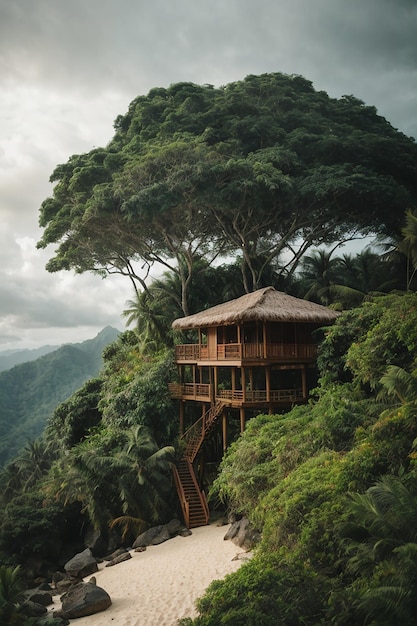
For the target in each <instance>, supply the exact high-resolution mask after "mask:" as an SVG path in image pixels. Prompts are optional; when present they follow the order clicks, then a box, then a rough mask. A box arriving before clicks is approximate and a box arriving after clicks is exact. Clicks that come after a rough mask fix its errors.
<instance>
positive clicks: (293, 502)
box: [0, 74, 417, 626]
mask: <svg viewBox="0 0 417 626" xmlns="http://www.w3.org/2000/svg"><path fill="white" fill-rule="evenodd" d="M416 156H417V149H416V146H415V143H414V141H413V140H412V139H410V138H407V137H405V136H404V135H402V134H401V133H399V132H398V131H396V130H395V129H394V128H392V126H391V125H390V124H389V123H388V122H387V121H386V120H385V119H383V118H381V117H380V116H378V114H377V112H376V110H375V109H374V108H373V107H368V106H365V105H364V104H363V103H362V102H360V101H359V100H357V99H356V98H354V97H353V96H345V97H343V98H341V99H339V100H335V99H331V98H329V97H328V96H327V94H325V93H323V92H316V91H315V90H314V89H313V87H312V85H311V83H310V82H309V81H307V80H305V79H304V78H302V77H299V76H285V75H282V74H266V75H263V76H259V77H256V76H249V77H247V78H246V79H245V80H244V81H240V82H237V83H233V84H230V85H227V86H225V87H223V88H219V89H216V88H214V87H212V86H209V85H205V86H197V85H193V84H190V83H180V84H178V85H172V86H171V87H170V88H168V89H153V90H151V91H150V92H149V94H148V95H147V96H141V97H139V98H137V99H136V100H134V101H133V102H132V104H131V105H130V107H129V111H128V112H127V114H126V115H124V116H120V117H119V118H118V119H117V120H116V123H115V135H114V137H113V139H112V140H111V141H110V142H109V144H108V145H107V147H105V148H99V149H94V150H92V151H91V152H90V153H88V154H84V155H75V156H73V157H71V158H70V159H69V161H68V162H67V163H66V164H63V165H59V166H57V168H56V170H55V171H54V173H53V175H52V180H53V182H55V183H56V186H55V189H54V194H53V196H52V197H51V198H48V199H47V200H45V202H44V203H43V205H42V207H41V217H40V221H41V226H42V227H43V228H44V234H43V237H42V240H41V241H40V242H39V245H40V246H46V245H48V244H51V243H53V244H55V245H56V246H57V247H56V252H55V256H53V257H52V258H51V260H50V261H49V263H48V270H49V271H58V270H61V269H75V270H76V271H78V272H84V271H95V272H100V273H103V274H105V273H108V272H119V273H121V274H124V275H126V276H127V277H128V278H129V279H130V280H131V281H132V285H133V286H134V290H133V298H132V300H131V301H130V302H129V303H127V308H126V311H125V315H126V319H127V321H128V322H129V323H130V324H132V325H133V330H129V331H126V332H125V333H123V334H121V335H120V337H119V338H118V340H117V341H116V342H114V343H113V344H111V345H110V346H108V347H107V348H106V349H105V351H104V354H103V358H104V363H105V364H104V367H103V369H102V370H101V372H100V373H99V375H98V377H96V378H94V379H91V380H89V381H88V382H87V383H86V384H85V385H84V386H83V387H81V388H80V389H79V390H78V391H77V392H76V393H75V394H73V395H72V396H71V398H69V399H68V400H67V401H66V402H64V403H63V404H61V405H59V406H58V407H57V409H56V410H55V413H54V415H53V417H52V418H51V419H50V420H49V422H48V425H47V428H46V429H45V431H44V433H43V434H42V436H41V437H40V438H38V439H37V440H35V441H34V442H33V443H31V444H30V445H28V446H27V447H26V449H25V450H24V451H23V452H22V454H20V455H19V456H18V457H16V458H15V459H14V460H13V461H12V462H11V463H9V465H7V466H6V468H5V469H4V471H3V473H2V475H1V477H0V485H1V494H2V496H1V497H2V510H1V513H0V558H1V561H2V562H3V563H4V565H5V566H7V568H8V570H7V572H8V575H9V576H10V577H11V574H12V573H13V571H14V570H13V568H15V567H16V566H17V565H21V566H22V567H23V568H24V571H25V573H26V576H27V577H28V578H30V577H31V576H32V575H33V574H34V572H32V571H30V564H31V563H32V562H33V557H34V556H35V555H36V557H38V558H41V560H42V563H43V567H44V569H45V571H48V568H50V567H52V566H53V565H55V564H56V563H57V562H59V561H60V559H62V558H63V554H64V549H63V548H64V547H65V545H67V544H68V543H69V542H71V543H72V545H76V543H77V541H79V542H80V544H81V543H82V538H83V535H84V534H85V531H86V529H87V528H88V527H95V528H99V529H101V530H102V532H103V533H106V532H107V533H110V532H118V533H120V541H122V542H123V541H124V542H126V545H127V544H128V542H129V541H131V539H132V537H134V536H135V534H136V533H138V532H139V531H140V530H141V529H143V528H145V527H147V526H149V525H151V524H155V523H159V522H163V521H167V520H168V519H169V518H170V517H171V516H173V515H176V514H179V511H178V503H177V500H176V495H175V490H174V488H173V485H172V480H171V472H170V467H171V464H172V463H173V462H175V460H176V458H178V455H179V454H180V445H179V443H178V440H177V428H178V424H177V421H178V420H177V412H176V407H175V404H174V403H173V401H172V400H171V398H170V396H169V392H168V385H167V384H168V382H169V381H170V380H173V378H174V377H175V369H174V368H173V356H172V355H173V352H172V348H173V346H174V345H175V342H176V341H177V337H175V336H174V335H173V333H172V330H171V322H172V320H173V319H175V318H176V317H178V316H181V315H184V314H187V313H193V312H196V311H198V310H201V309H203V308H207V307H209V306H212V305H214V304H217V303H218V302H222V301H224V300H228V299H231V298H234V297H237V296H239V295H242V294H243V293H245V292H246V291H251V290H253V289H256V288H257V287H260V286H265V285H273V286H275V287H276V288H277V289H281V290H285V291H287V292H288V293H291V294H293V295H297V296H299V297H306V298H309V299H311V300H314V301H317V302H320V303H322V304H325V305H327V306H332V307H334V308H337V309H338V310H340V311H341V315H340V317H339V318H338V320H337V322H336V323H335V324H334V326H332V327H331V328H329V329H325V332H324V339H323V341H322V342H321V345H320V354H319V359H318V364H317V367H318V384H317V387H316V389H315V390H314V392H313V393H312V394H311V398H310V401H309V403H308V404H307V405H303V406H298V407H295V408H293V409H292V410H291V411H289V412H288V413H286V414H282V415H259V416H257V417H255V418H253V419H252V420H250V421H249V422H248V424H247V428H246V430H245V432H244V434H243V435H242V436H240V437H238V439H237V440H236V441H235V442H234V443H233V444H232V445H231V446H230V447H229V449H228V451H227V452H226V454H225V456H224V458H223V460H222V462H221V465H220V467H219V471H218V475H217V478H216V479H215V481H214V483H213V485H212V489H211V495H210V498H211V505H212V506H213V507H214V506H222V507H225V508H227V509H228V510H230V511H233V512H235V513H239V514H243V515H246V516H248V517H249V519H250V520H251V522H252V523H253V524H254V525H255V526H256V527H257V528H258V529H259V530H260V531H262V541H261V544H260V545H259V547H258V548H257V550H256V552H255V555H254V557H253V558H252V559H251V560H250V561H248V562H247V563H245V564H243V565H242V566H241V568H240V569H239V570H238V571H237V572H236V573H235V574H232V575H229V576H228V577H226V578H225V579H224V580H223V581H217V582H215V583H213V584H212V585H211V586H210V588H209V589H208V591H207V593H206V594H205V596H204V597H203V598H202V599H201V600H200V601H199V604H198V609H199V617H197V618H196V619H195V620H184V621H183V624H184V625H185V624H187V625H189V626H190V625H191V624H192V625H193V626H218V625H219V624H230V625H232V624H233V626H240V625H241V626H262V625H265V626H269V625H270V624H271V623H277V624H285V625H293V624H294V625H295V624H305V625H310V626H313V625H327V624H336V625H339V626H348V625H349V626H350V625H351V624H357V625H358V626H360V625H363V626H365V625H367V626H369V625H374V626H376V625H378V626H394V625H397V624H399V623H401V624H404V625H408V624H410V625H411V624H413V623H414V622H415V608H416V607H415V603H416V597H417V594H416V593H415V592H416V580H417V571H416V565H415V564H416V563H417V560H416V558H415V555H416V550H417V542H416V537H415V528H416V527H417V526H416V523H415V521H416V517H417V489H416V480H415V479H416V465H415V463H416V458H417V450H416V444H415V441H416V440H417V420H416V417H417V416H416V410H417V369H416V368H417V360H416V358H417V330H416V329H417V295H416V293H415V286H416V283H415V270H416V267H417V252H416V249H417V248H416V241H417V239H416V235H417V218H416V217H415V216H416V209H417V206H416V199H417V182H416V181H417V176H416V174H417V159H416ZM371 234H372V235H373V236H375V237H376V240H377V241H378V245H376V244H375V245H374V246H373V247H372V248H365V249H364V250H363V251H362V252H361V253H359V254H356V255H354V254H344V255H342V254H340V252H341V251H340V246H341V245H342V244H343V243H345V242H347V241H349V240H352V239H353V238H356V237H362V236H365V235H371ZM156 263H158V264H160V265H162V266H163V267H164V268H165V273H163V274H162V275H161V276H160V277H159V278H158V279H157V280H153V281H150V280H149V279H148V273H149V271H150V270H151V269H152V267H153V265H154V264H156ZM38 573H39V572H38Z"/></svg>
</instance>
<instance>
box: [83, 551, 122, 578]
mask: <svg viewBox="0 0 417 626" xmlns="http://www.w3.org/2000/svg"><path fill="white" fill-rule="evenodd" d="M131 558H132V555H131V554H130V552H124V553H123V554H119V556H116V558H115V559H112V560H111V561H109V562H108V563H106V567H112V566H113V565H117V564H118V563H123V561H127V560H129V559H131ZM90 582H91V581H90Z"/></svg>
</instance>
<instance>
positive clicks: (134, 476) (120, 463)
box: [115, 425, 175, 523]
mask: <svg viewBox="0 0 417 626" xmlns="http://www.w3.org/2000/svg"><path fill="white" fill-rule="evenodd" d="M174 455H175V449H174V447H172V446H164V447H163V448H159V447H158V445H157V444H156V442H155V439H154V438H153V436H152V434H151V432H150V431H149V429H148V428H146V427H145V426H142V425H136V426H133V427H132V428H131V429H129V430H128V431H127V432H126V446H125V447H124V448H123V449H122V450H121V451H120V452H119V453H118V454H117V457H116V458H115V463H116V464H117V467H118V474H119V476H120V483H119V495H120V499H121V502H122V508H123V511H124V512H125V513H128V512H129V511H130V512H131V513H132V514H134V515H135V516H137V517H139V518H141V519H143V520H146V521H147V522H151V523H157V522H160V521H161V519H163V518H165V517H166V516H167V515H168V514H169V513H170V512H171V510H172V505H173V500H172V493H173V490H172V474H171V466H172V463H173V462H174Z"/></svg>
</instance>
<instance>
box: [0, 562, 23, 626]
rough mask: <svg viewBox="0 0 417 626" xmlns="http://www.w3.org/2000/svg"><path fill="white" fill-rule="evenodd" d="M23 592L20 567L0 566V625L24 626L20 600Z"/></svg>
mask: <svg viewBox="0 0 417 626" xmlns="http://www.w3.org/2000/svg"><path fill="white" fill-rule="evenodd" d="M22 590H23V582H22V579H21V576H20V567H19V566H17V567H15V568H12V567H7V566H6V565H0V623H1V624H4V625H6V624H7V625H8V626H13V625H14V624H16V626H22V625H23V624H24V623H25V620H24V617H23V616H22V615H21V614H19V610H18V600H19V596H20V593H21V592H22Z"/></svg>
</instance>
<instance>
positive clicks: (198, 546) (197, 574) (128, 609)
mask: <svg viewBox="0 0 417 626" xmlns="http://www.w3.org/2000/svg"><path fill="white" fill-rule="evenodd" d="M227 530H228V526H217V525H216V524H210V525H209V526H202V527H201V528H194V529H193V531H192V535H190V536H189V537H174V538H173V539H170V540H169V541H166V542H165V543H162V544H160V545H158V546H150V547H148V548H147V549H146V551H145V552H131V554H132V559H129V560H128V561H124V562H123V563H119V564H118V565H114V566H113V567H103V565H100V570H99V571H98V572H97V573H96V574H95V577H96V581H97V585H98V586H100V587H102V588H103V589H105V590H106V591H107V593H108V594H109V595H110V597H111V599H112V606H111V607H110V608H108V609H107V610H106V611H103V612H101V613H96V614H95V615H90V616H88V617H80V618H78V619H74V620H71V624H74V626H107V625H110V624H111V625H113V626H176V624H177V621H178V620H179V619H180V618H183V617H195V616H196V615H197V611H196V609H195V601H196V600H197V599H198V598H199V597H201V596H202V595H203V593H204V590H205V589H206V588H207V587H208V585H209V584H210V583H211V582H212V581H213V580H216V579H221V578H224V576H225V575H226V574H228V573H230V572H234V571H236V570H237V569H238V568H239V567H240V565H241V564H242V561H241V560H233V558H234V557H235V556H236V555H237V554H241V553H242V552H243V550H242V549H241V548H239V547H237V546H236V545H235V544H234V543H232V542H231V541H224V539H223V537H224V535H225V534H226V532H227ZM88 580H89V577H87V578H86V579H85V581H88ZM55 600H57V598H55ZM54 608H55V610H57V609H58V608H60V605H59V604H58V603H57V604H56V605H55V606H54Z"/></svg>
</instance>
